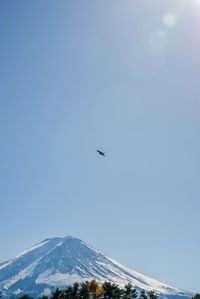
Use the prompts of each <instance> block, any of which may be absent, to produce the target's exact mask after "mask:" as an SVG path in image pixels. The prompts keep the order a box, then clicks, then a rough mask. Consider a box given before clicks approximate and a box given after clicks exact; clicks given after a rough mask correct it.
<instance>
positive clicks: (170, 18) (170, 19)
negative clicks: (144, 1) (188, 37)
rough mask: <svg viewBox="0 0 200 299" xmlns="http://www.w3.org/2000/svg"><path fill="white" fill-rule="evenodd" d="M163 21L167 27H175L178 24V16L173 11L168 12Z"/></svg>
mask: <svg viewBox="0 0 200 299" xmlns="http://www.w3.org/2000/svg"><path fill="white" fill-rule="evenodd" d="M163 23H164V24H165V25H166V26H167V27H173V26H175V25H176V16H175V15H174V14H172V13H168V14H166V15H164V17H163Z"/></svg>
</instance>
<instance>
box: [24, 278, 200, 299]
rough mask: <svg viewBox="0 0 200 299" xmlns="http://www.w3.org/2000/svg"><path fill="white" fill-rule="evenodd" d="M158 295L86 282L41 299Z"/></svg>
mask: <svg viewBox="0 0 200 299" xmlns="http://www.w3.org/2000/svg"><path fill="white" fill-rule="evenodd" d="M157 298H158V295H157V294H156V293H155V292H153V291H149V292H146V291H144V290H141V291H140V292H137V290H136V289H135V288H134V287H133V286H132V284H131V283H128V284H126V285H125V286H124V287H123V288H121V287H119V285H117V284H115V283H110V282H104V283H103V284H102V285H100V284H99V283H98V282H97V281H95V280H92V281H86V282H83V283H80V284H79V283H78V282H75V283H74V284H73V285H72V286H68V287H67V288H65V289H56V290H54V291H52V293H51V296H49V297H48V296H45V295H43V296H42V297H40V299H157ZM19 299H33V298H32V297H30V296H28V295H23V296H21V297H19ZM192 299H200V294H196V295H194V296H193V297H192Z"/></svg>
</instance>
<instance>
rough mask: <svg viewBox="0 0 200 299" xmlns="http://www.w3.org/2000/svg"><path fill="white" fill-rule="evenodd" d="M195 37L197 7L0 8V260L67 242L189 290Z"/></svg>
mask: <svg viewBox="0 0 200 299" xmlns="http://www.w3.org/2000/svg"><path fill="white" fill-rule="evenodd" d="M199 28H200V1H198V0H176V1H174V0H162V1H160V0H151V1H149V0H126V1H122V0H121V1H119V0H101V1H97V0H84V1H82V0H67V1H66V0H59V1H52V0H42V1H41V0H30V1H27V0H19V1H15V0H13V1H12V0H1V2H0V38H1V41H0V60H1V63H0V102H1V105H0V133H1V134H0V135H1V151H0V152H1V155H0V165H1V166H0V199H1V202H0V203H1V205H0V207H1V217H0V235H1V246H0V261H4V260H5V259H7V258H10V257H12V256H14V255H15V254H17V253H19V252H20V251H22V250H23V249H25V248H27V247H29V246H31V245H32V244H34V243H36V242H38V241H40V240H42V239H45V238H48V237H54V236H66V235H73V236H76V237H79V238H81V239H82V240H84V241H85V242H87V243H89V244H91V245H93V246H95V247H98V248H100V249H101V250H102V251H104V252H106V253H107V254H109V255H111V256H113V257H114V258H115V259H118V260H119V261H121V262H122V263H124V264H126V265H128V266H130V267H132V268H134V269H135V270H137V271H139V272H142V273H144V274H146V275H149V276H151V277H154V278H156V279H159V280H161V281H163V282H166V283H169V284H172V285H174V286H176V287H179V288H184V289H187V290H190V291H194V292H197V291H200V289H199V277H200V257H199V252H200V234H199V230H200V222H199V211H200V201H199V198H200V184H199V180H200V138H199V133H200V55H199V53H200V35H199ZM96 148H100V149H102V150H104V151H105V152H106V153H107V157H106V158H105V159H104V158H101V157H100V156H98V155H97V154H96V152H95V150H96Z"/></svg>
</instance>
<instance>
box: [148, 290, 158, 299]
mask: <svg viewBox="0 0 200 299" xmlns="http://www.w3.org/2000/svg"><path fill="white" fill-rule="evenodd" d="M147 295H148V298H149V299H157V298H158V296H157V295H156V293H155V292H153V291H150V292H148V293H147Z"/></svg>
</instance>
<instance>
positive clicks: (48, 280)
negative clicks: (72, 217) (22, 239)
mask: <svg viewBox="0 0 200 299" xmlns="http://www.w3.org/2000/svg"><path fill="white" fill-rule="evenodd" d="M93 279H95V280H97V281H98V282H99V283H103V282H104V281H106V280H107V281H110V282H113V283H116V284H118V285H120V286H123V285H125V284H126V283H127V282H130V283H132V284H133V286H134V287H135V288H136V289H137V290H141V289H144V290H146V291H155V292H156V293H157V294H158V295H160V296H161V297H166V296H178V297H179V298H180V296H182V297H189V296H190V295H191V294H190V293H188V292H185V291H182V290H178V289H176V288H173V287H171V286H168V285H166V284H163V283H161V282H159V281H156V280H154V279H151V278H149V277H146V276H144V275H142V274H140V273H138V272H135V271H133V270H131V269H129V268H127V267H125V266H123V265H122V264H120V263H119V262H117V261H115V260H114V259H112V258H110V257H108V256H106V255H104V254H103V253H101V252H100V251H98V250H96V249H94V248H93V247H91V246H89V245H87V244H86V243H84V242H82V241H81V240H80V239H78V238H74V237H73V236H66V237H64V238H51V239H45V240H43V241H41V242H40V243H37V244H35V245H34V246H32V247H31V248H29V249H28V250H26V251H24V252H22V253H21V254H19V255H17V256H16V257H15V258H14V259H11V260H9V261H7V262H4V263H2V264H0V288H3V289H4V290H6V291H7V292H9V293H10V292H11V293H16V292H17V293H20V292H26V293H30V294H31V295H33V296H38V295H40V294H41V293H43V292H44V290H45V289H49V290H52V289H54V288H56V287H60V288H64V287H66V286H67V285H70V284H72V283H74V282H75V281H78V282H82V281H85V280H93Z"/></svg>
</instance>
